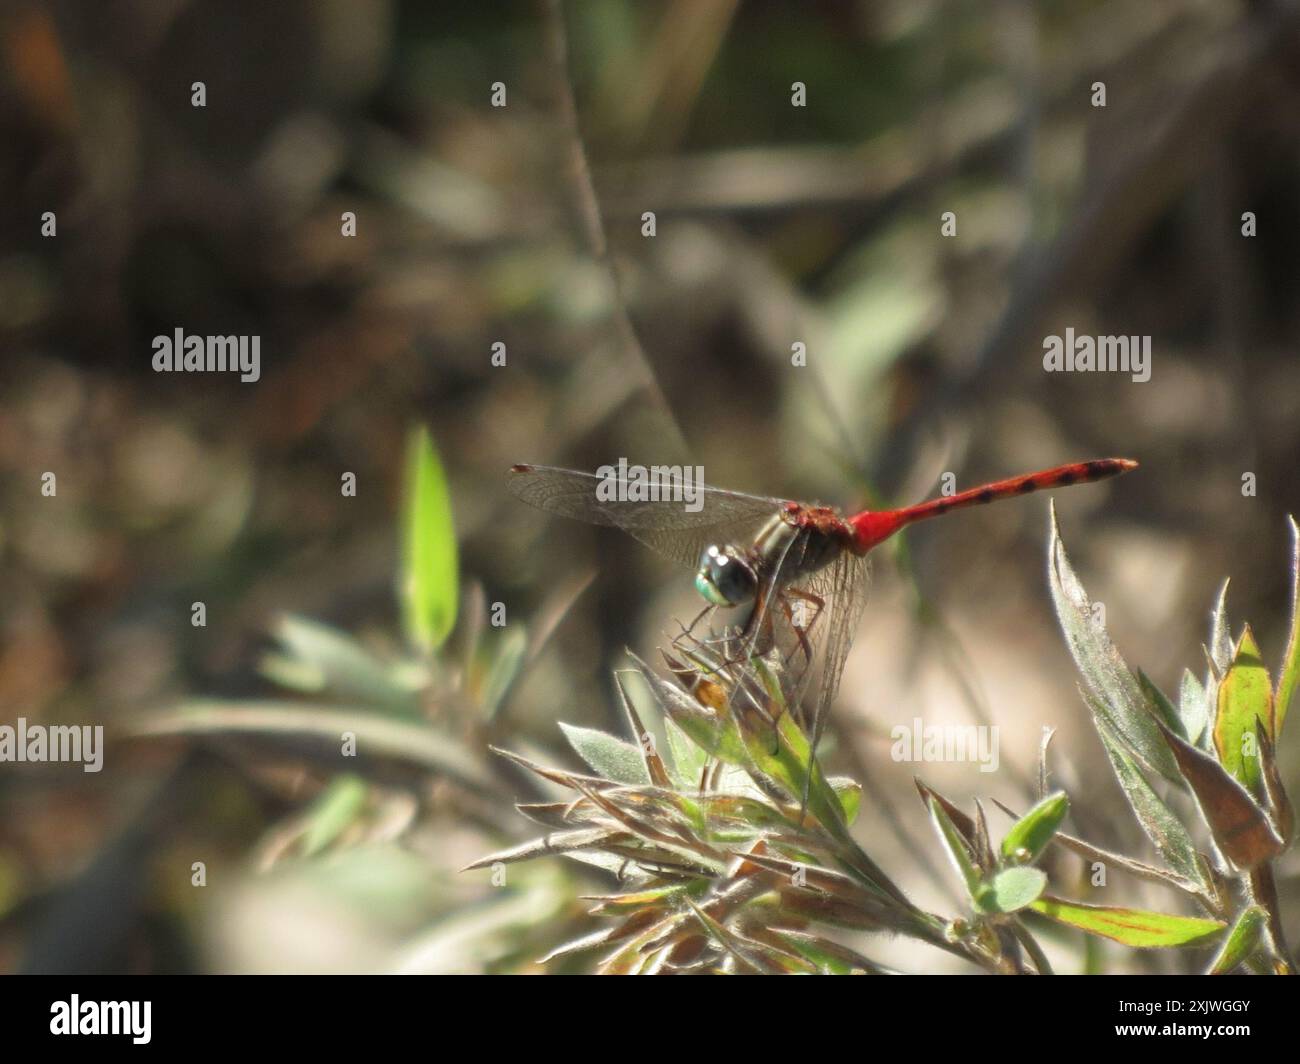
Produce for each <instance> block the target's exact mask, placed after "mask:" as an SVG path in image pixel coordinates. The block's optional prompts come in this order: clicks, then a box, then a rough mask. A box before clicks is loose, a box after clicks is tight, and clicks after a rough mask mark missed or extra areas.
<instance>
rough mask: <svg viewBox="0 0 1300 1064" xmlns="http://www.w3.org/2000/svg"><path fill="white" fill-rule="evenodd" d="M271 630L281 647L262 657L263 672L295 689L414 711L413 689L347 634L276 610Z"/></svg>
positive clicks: (416, 704)
mask: <svg viewBox="0 0 1300 1064" xmlns="http://www.w3.org/2000/svg"><path fill="white" fill-rule="evenodd" d="M272 635H274V636H275V638H276V639H277V640H279V642H280V644H281V646H283V647H284V653H283V654H279V655H268V656H267V658H266V660H265V661H264V663H263V672H264V673H265V674H266V675H268V676H269V677H270V678H271V679H274V680H277V681H278V682H281V683H283V684H284V685H285V686H289V687H292V688H294V689H295V690H299V691H313V692H327V693H329V694H332V695H338V696H341V697H343V698H355V699H358V700H359V701H362V702H370V703H374V704H375V705H376V706H377V707H379V708H382V709H386V710H390V711H392V712H394V713H396V714H399V715H401V716H419V715H420V697H419V693H418V691H416V690H415V689H414V688H412V687H411V686H409V685H405V684H403V683H401V682H400V681H399V680H398V679H397V676H396V672H395V670H394V669H392V668H390V667H388V666H386V665H385V664H384V663H383V662H382V661H380V660H379V659H378V658H376V657H375V656H374V655H373V654H371V653H370V652H369V651H367V650H366V649H365V648H364V647H362V646H361V645H360V644H359V643H357V642H356V640H354V639H353V638H352V637H351V636H349V635H347V634H345V633H343V632H340V631H338V629H336V628H331V627H330V626H329V625H325V624H320V623H318V622H316V621H312V620H308V619H307V618H305V617H297V616H294V615H293V614H287V615H285V616H282V617H281V618H280V619H279V620H278V621H277V622H276V625H275V628H274V629H273V631H272Z"/></svg>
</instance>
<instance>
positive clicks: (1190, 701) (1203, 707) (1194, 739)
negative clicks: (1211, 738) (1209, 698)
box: [1178, 669, 1209, 746]
mask: <svg viewBox="0 0 1300 1064" xmlns="http://www.w3.org/2000/svg"><path fill="white" fill-rule="evenodd" d="M1208 708H1209V707H1208V705H1207V703H1206V695H1205V688H1204V686H1202V684H1201V681H1200V680H1198V679H1197V678H1196V677H1195V675H1193V673H1192V670H1191V669H1184V670H1183V679H1182V683H1181V684H1180V685H1179V688H1178V716H1179V718H1180V719H1181V720H1182V722H1183V727H1182V735H1183V737H1184V738H1186V740H1187V741H1188V742H1189V743H1191V744H1192V745H1193V746H1195V745H1196V744H1197V743H1199V742H1200V741H1201V736H1202V735H1203V734H1205V722H1206V720H1207V719H1208V716H1209V714H1208Z"/></svg>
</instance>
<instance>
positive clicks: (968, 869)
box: [928, 798, 982, 904]
mask: <svg viewBox="0 0 1300 1064" xmlns="http://www.w3.org/2000/svg"><path fill="white" fill-rule="evenodd" d="M928 804H929V806H930V819H931V820H932V821H933V822H934V827H935V830H936V831H937V832H938V833H939V839H940V841H941V842H942V843H943V845H944V849H945V850H946V851H947V852H948V859H949V860H950V861H952V866H953V868H955V869H956V870H957V874H958V875H959V876H961V880H962V882H963V883H964V884H965V886H966V892H967V894H969V895H970V898H971V901H973V902H975V903H976V904H978V903H979V901H978V899H979V893H980V888H981V886H982V882H981V880H982V877H981V875H980V870H979V869H978V868H977V867H975V862H974V861H973V860H972V859H971V855H970V851H968V850H967V849H966V841H965V839H963V838H962V835H961V832H960V831H958V830H957V825H956V824H954V823H953V822H952V818H951V817H950V816H948V812H947V810H946V809H944V807H943V805H942V804H941V803H939V802H938V801H936V800H935V799H934V798H931V799H930V801H929V803H928Z"/></svg>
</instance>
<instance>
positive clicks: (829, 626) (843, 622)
mask: <svg viewBox="0 0 1300 1064" xmlns="http://www.w3.org/2000/svg"><path fill="white" fill-rule="evenodd" d="M813 589H814V593H815V594H817V595H819V596H820V597H822V598H823V599H825V600H826V601H828V603H829V609H830V615H829V616H828V617H820V618H818V620H817V624H818V626H820V625H823V624H824V625H825V629H824V630H823V631H822V632H821V633H820V642H821V643H822V648H821V653H820V655H819V656H820V658H821V660H820V662H819V663H818V665H819V674H820V675H819V682H818V684H817V686H816V688H815V690H814V691H813V694H812V709H811V713H812V718H811V722H812V729H811V732H812V734H811V735H810V736H809V739H808V741H809V744H810V746H811V748H812V751H813V753H814V754H816V752H817V741H818V740H819V739H820V738H821V732H822V727H823V725H824V724H825V722H826V717H827V715H828V714H829V712H830V708H831V703H832V702H834V701H835V695H836V693H837V692H838V691H839V687H840V677H841V676H842V675H843V673H844V662H845V660H846V659H847V658H848V656H849V647H851V646H852V645H853V639H854V637H855V636H856V635H857V631H858V626H859V625H860V624H861V623H862V614H863V611H864V609H865V608H866V605H867V596H868V594H869V592H870V589H871V560H870V558H869V557H868V556H866V555H862V556H859V555H856V554H853V553H851V552H850V551H844V552H843V553H842V554H841V555H840V556H839V557H838V558H836V559H835V561H834V562H833V563H832V564H831V565H829V566H827V567H826V569H824V570H823V571H821V572H819V573H816V574H814V579H813Z"/></svg>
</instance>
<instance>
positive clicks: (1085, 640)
mask: <svg viewBox="0 0 1300 1064" xmlns="http://www.w3.org/2000/svg"><path fill="white" fill-rule="evenodd" d="M1048 581H1049V583H1050V585H1051V589H1052V601H1053V602H1054V604H1055V606H1056V615H1057V618H1058V619H1059V620H1060V623H1061V630H1062V632H1064V634H1065V641H1066V644H1067V645H1068V646H1069V648H1070V653H1071V654H1072V655H1073V656H1074V660H1075V664H1076V665H1078V667H1079V672H1080V674H1081V675H1082V676H1083V679H1084V683H1085V684H1086V685H1087V687H1088V690H1089V691H1090V692H1091V693H1092V695H1093V700H1092V701H1091V702H1090V703H1089V705H1091V706H1092V708H1093V714H1094V717H1095V718H1096V720H1097V722H1098V724H1099V725H1100V724H1103V723H1104V724H1105V725H1107V726H1108V727H1109V729H1110V730H1111V732H1113V733H1114V734H1115V735H1116V736H1117V737H1118V738H1119V739H1120V741H1121V742H1123V744H1124V745H1125V746H1126V747H1127V748H1128V750H1129V752H1130V753H1131V754H1132V755H1133V756H1134V757H1136V758H1137V759H1138V761H1140V762H1141V763H1142V764H1143V765H1145V766H1146V767H1147V768H1150V769H1154V770H1155V771H1156V772H1159V773H1160V774H1161V775H1162V776H1164V777H1165V778H1166V779H1167V780H1169V781H1170V782H1172V783H1175V784H1179V785H1181V782H1182V781H1181V779H1180V777H1179V775H1178V767H1177V765H1176V764H1175V763H1174V760H1173V758H1172V757H1171V756H1170V754H1169V751H1168V749H1167V748H1166V747H1165V745H1164V744H1163V743H1162V742H1161V741H1160V733H1159V730H1158V729H1157V728H1156V722H1155V718H1154V716H1153V713H1154V711H1155V710H1154V707H1152V706H1150V705H1149V703H1148V701H1147V698H1146V696H1145V695H1144V694H1143V692H1142V688H1141V686H1140V685H1139V684H1138V681H1137V679H1136V678H1135V677H1134V675H1133V673H1132V672H1130V671H1129V668H1128V666H1127V665H1126V664H1124V659H1123V658H1122V657H1120V654H1119V651H1118V650H1116V649H1115V645H1114V644H1113V643H1112V642H1111V641H1110V637H1109V636H1108V635H1107V634H1106V631H1105V629H1104V628H1102V626H1101V625H1099V624H1098V623H1097V622H1096V621H1095V620H1094V619H1093V609H1092V602H1091V601H1090V600H1089V598H1088V594H1087V592H1086V591H1084V589H1083V585H1082V584H1080V583H1079V578H1078V577H1077V576H1076V575H1075V572H1074V569H1073V568H1072V567H1071V565H1070V559H1069V558H1068V557H1067V555H1066V553H1065V545H1064V544H1063V543H1062V542H1061V534H1060V529H1059V528H1058V527H1057V523H1056V508H1055V507H1054V506H1053V507H1052V522H1051V540H1050V550H1049V564H1048Z"/></svg>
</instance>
